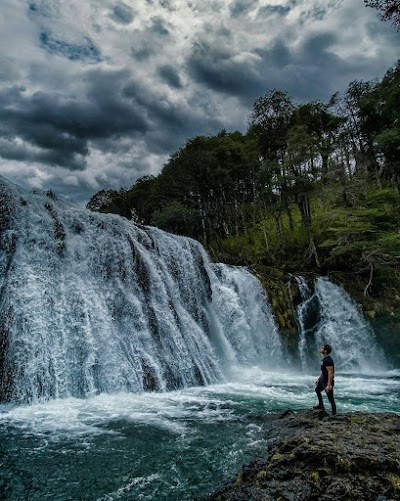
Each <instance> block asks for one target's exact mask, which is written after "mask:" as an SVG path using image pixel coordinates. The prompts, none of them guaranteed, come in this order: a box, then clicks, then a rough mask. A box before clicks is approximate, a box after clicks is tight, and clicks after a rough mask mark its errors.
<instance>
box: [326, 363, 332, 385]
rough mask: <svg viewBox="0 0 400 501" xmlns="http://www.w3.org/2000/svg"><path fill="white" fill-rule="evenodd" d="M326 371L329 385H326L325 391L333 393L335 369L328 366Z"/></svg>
mask: <svg viewBox="0 0 400 501" xmlns="http://www.w3.org/2000/svg"><path fill="white" fill-rule="evenodd" d="M326 369H327V371H328V384H327V385H326V388H325V390H326V391H331V390H332V382H333V367H332V366H328V367H327V368H326Z"/></svg>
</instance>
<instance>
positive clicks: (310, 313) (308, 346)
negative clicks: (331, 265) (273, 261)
mask: <svg viewBox="0 0 400 501" xmlns="http://www.w3.org/2000/svg"><path fill="white" fill-rule="evenodd" d="M296 280H297V282H298V284H299V290H300V294H301V296H302V299H303V302H302V303H301V304H300V305H299V306H298V308H297V314H298V321H299V354H300V357H301V362H302V367H303V369H304V370H307V369H309V368H310V367H312V365H313V361H317V359H318V351H319V350H318V349H319V347H320V346H321V345H322V344H324V343H328V344H330V345H332V347H333V350H334V351H333V357H334V360H335V363H336V366H337V369H338V370H339V371H341V372H346V371H348V372H354V371H356V372H361V373H366V372H371V371H376V370H380V371H382V370H387V364H386V361H385V357H384V354H383V350H382V349H381V348H380V347H379V345H378V344H377V342H376V339H375V335H374V332H373V330H372V328H371V326H370V325H369V324H368V322H366V320H365V319H364V317H363V315H362V313H361V311H360V309H359V308H358V306H357V305H356V304H355V302H354V301H353V300H352V299H351V297H350V296H349V295H348V294H347V293H346V292H345V291H344V290H343V289H342V288H341V287H339V286H337V285H335V284H333V283H332V282H330V281H329V280H328V279H327V278H323V277H320V278H318V279H317V280H316V282H315V288H314V292H312V291H311V290H310V288H309V287H308V286H307V283H306V282H305V280H304V278H303V277H297V278H296ZM314 365H315V363H314Z"/></svg>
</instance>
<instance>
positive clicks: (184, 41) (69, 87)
mask: <svg viewBox="0 0 400 501" xmlns="http://www.w3.org/2000/svg"><path fill="white" fill-rule="evenodd" d="M0 39H1V47H2V52H1V54H0V173H1V174H3V175H5V176H7V177H8V178H9V179H11V180H13V181H15V182H16V183H18V184H22V185H24V186H35V187H39V188H44V189H50V188H51V189H53V190H54V191H56V192H58V193H60V194H64V195H67V196H70V197H71V198H73V199H75V200H77V201H79V202H81V203H82V202H85V201H87V200H88V198H89V197H90V196H91V195H92V194H94V193H95V192H96V191H98V190H100V189H102V188H119V187H120V186H130V185H132V184H133V182H134V181H135V180H136V179H138V178H139V177H141V176H143V175H146V174H157V173H158V172H159V170H160V169H161V168H162V166H163V163H164V162H165V161H166V159H167V158H168V156H169V154H171V153H172V152H173V151H174V150H176V149H177V148H178V147H179V146H181V145H182V144H183V143H184V142H185V140H186V139H187V138H189V137H191V136H194V135H198V134H212V133H216V132H217V131H218V130H219V129H221V128H226V129H228V130H234V129H239V130H245V128H246V124H247V117H248V115H249V112H250V110H251V106H252V103H253V101H254V100H255V99H256V98H257V97H259V96H261V95H263V94H265V93H266V92H267V91H268V90H270V89H273V88H278V89H282V90H287V91H289V92H290V93H291V94H292V96H293V97H294V99H295V100H297V101H298V102H300V101H303V100H309V99H328V98H329V97H330V95H331V94H332V93H334V92H335V91H337V90H343V89H344V88H345V87H346V85H347V84H348V83H349V82H350V81H351V80H354V79H372V78H376V77H382V76H383V74H384V72H385V70H386V69H387V68H388V67H389V66H391V65H393V64H394V63H395V61H396V59H397V57H398V54H399V52H398V50H399V45H400V43H399V42H400V35H399V34H398V33H396V31H395V30H393V28H391V27H390V25H388V24H385V23H382V22H381V21H380V20H379V19H378V18H377V15H376V12H375V11H373V10H372V9H367V8H365V7H364V3H363V1H362V0H304V1H300V0H268V1H263V0H260V1H254V0H225V1H224V0H220V1H218V0H191V1H188V0H142V1H141V2H140V1H139V2H138V1H135V2H134V1H133V0H124V1H120V0H86V1H85V2H82V1H81V0H69V2H64V1H62V0H2V2H1V6H0Z"/></svg>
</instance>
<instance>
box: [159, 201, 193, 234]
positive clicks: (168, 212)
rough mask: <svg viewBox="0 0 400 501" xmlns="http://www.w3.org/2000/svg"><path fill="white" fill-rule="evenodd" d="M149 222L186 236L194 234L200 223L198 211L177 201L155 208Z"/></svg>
mask: <svg viewBox="0 0 400 501" xmlns="http://www.w3.org/2000/svg"><path fill="white" fill-rule="evenodd" d="M151 223H152V224H153V225H154V226H158V227H159V228H161V229H163V230H165V231H169V232H172V233H176V234H178V235H187V236H192V235H196V234H197V233H198V230H199V228H200V225H201V221H200V217H199V215H198V213H197V212H196V211H194V210H191V209H188V208H186V207H185V206H183V205H182V204H181V203H179V202H172V203H170V204H169V205H166V206H165V207H163V208H162V209H161V210H157V211H156V212H155V213H154V215H153V219H152V221H151Z"/></svg>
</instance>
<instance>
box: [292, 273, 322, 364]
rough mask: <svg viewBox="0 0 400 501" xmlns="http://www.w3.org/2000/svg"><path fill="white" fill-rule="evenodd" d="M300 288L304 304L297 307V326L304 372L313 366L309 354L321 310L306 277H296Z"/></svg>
mask: <svg viewBox="0 0 400 501" xmlns="http://www.w3.org/2000/svg"><path fill="white" fill-rule="evenodd" d="M295 279H296V282H297V284H298V287H299V292H300V297H301V299H302V302H301V303H300V304H299V305H298V306H297V324H298V329H299V347H298V350H299V356H300V360H301V365H302V368H303V371H306V370H307V368H308V367H310V365H311V359H310V357H309V355H308V353H309V352H310V351H311V350H312V348H313V347H312V346H310V340H312V339H313V337H312V332H313V330H314V329H315V326H316V324H317V323H318V321H319V308H318V302H317V300H316V299H317V297H316V295H315V293H314V292H312V291H311V289H310V287H309V286H308V285H307V282H306V280H305V278H304V277H299V276H297V277H295Z"/></svg>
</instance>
